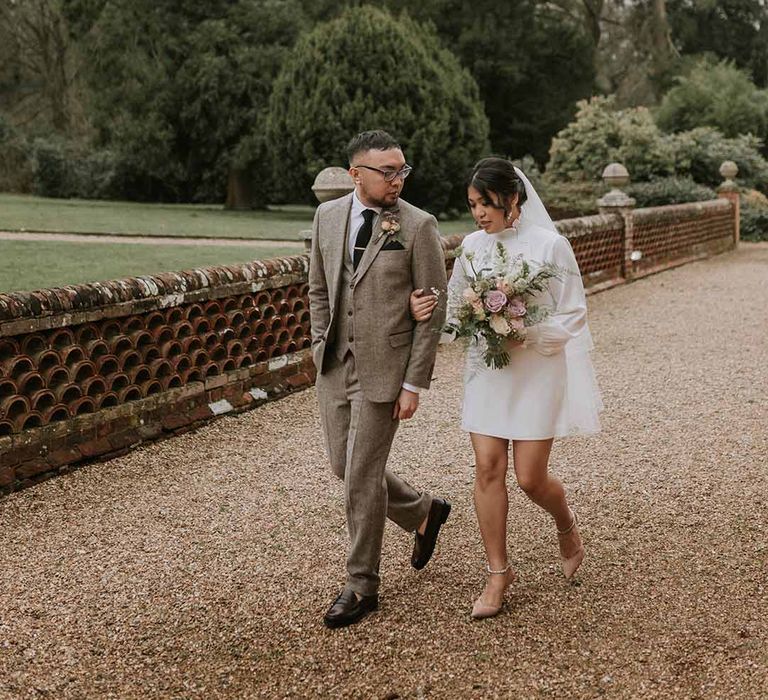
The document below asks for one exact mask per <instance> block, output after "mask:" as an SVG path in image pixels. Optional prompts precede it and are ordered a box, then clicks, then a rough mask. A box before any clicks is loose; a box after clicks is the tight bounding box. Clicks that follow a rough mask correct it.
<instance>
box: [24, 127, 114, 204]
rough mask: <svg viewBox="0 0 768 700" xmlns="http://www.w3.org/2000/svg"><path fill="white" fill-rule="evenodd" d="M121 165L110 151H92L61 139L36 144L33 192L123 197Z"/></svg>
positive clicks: (74, 195) (101, 197) (91, 197)
mask: <svg viewBox="0 0 768 700" xmlns="http://www.w3.org/2000/svg"><path fill="white" fill-rule="evenodd" d="M118 171H119V166H118V163H117V161H116V158H115V156H114V154H113V153H112V152H110V151H104V150H101V151H92V152H89V151H87V150H86V149H85V147H83V146H81V145H79V144H76V143H73V142H71V141H66V140H64V139H61V138H55V137H53V138H37V139H35V140H34V141H33V142H32V190H33V192H34V193H35V194H37V195H40V196H42V197H62V198H71V197H79V198H81V199H108V198H110V197H114V196H116V195H118V194H119V191H118V186H117V182H118Z"/></svg>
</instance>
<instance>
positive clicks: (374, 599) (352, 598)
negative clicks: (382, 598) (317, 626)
mask: <svg viewBox="0 0 768 700" xmlns="http://www.w3.org/2000/svg"><path fill="white" fill-rule="evenodd" d="M378 607H379V596H377V595H366V596H363V597H362V598H360V597H358V596H357V595H356V594H355V593H354V591H350V590H347V589H346V588H345V589H344V590H343V591H342V592H341V593H340V594H339V597H338V598H336V600H334V601H333V605H331V607H330V608H328V612H327V613H325V617H324V618H323V622H324V623H325V626H326V627H330V628H331V629H336V628H337V627H346V626H347V625H353V624H355V622H358V621H359V620H362V619H363V618H364V617H365V616H366V615H367V614H368V613H369V612H373V611H374V610H376V609H377V608H378Z"/></svg>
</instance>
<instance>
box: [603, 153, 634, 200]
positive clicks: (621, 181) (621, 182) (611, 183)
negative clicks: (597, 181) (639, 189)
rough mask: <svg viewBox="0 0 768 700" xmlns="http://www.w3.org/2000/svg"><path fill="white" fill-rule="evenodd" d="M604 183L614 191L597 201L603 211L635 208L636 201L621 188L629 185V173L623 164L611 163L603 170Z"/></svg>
mask: <svg viewBox="0 0 768 700" xmlns="http://www.w3.org/2000/svg"><path fill="white" fill-rule="evenodd" d="M603 182H604V183H605V184H606V185H608V187H611V188H612V189H611V190H610V192H608V193H607V194H606V195H605V196H603V197H601V198H600V199H598V200H597V206H598V207H600V208H601V209H613V208H620V209H624V208H628V207H634V206H635V200H634V199H632V197H630V196H629V195H627V194H626V193H625V192H622V191H621V190H620V189H619V188H620V187H625V186H626V185H628V184H629V171H628V170H627V169H626V168H625V167H624V166H623V165H622V164H621V163H610V164H609V165H606V166H605V169H604V170H603Z"/></svg>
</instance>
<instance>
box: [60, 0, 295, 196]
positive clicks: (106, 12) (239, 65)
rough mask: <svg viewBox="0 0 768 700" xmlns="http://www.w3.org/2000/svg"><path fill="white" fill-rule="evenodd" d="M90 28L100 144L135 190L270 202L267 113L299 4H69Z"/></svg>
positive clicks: (216, 0)
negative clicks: (115, 154) (119, 163)
mask: <svg viewBox="0 0 768 700" xmlns="http://www.w3.org/2000/svg"><path fill="white" fill-rule="evenodd" d="M70 2H71V3H72V4H71V5H70V13H71V14H72V15H73V21H75V22H76V23H77V26H79V27H81V28H86V27H90V29H89V31H88V34H87V38H86V40H85V43H86V46H87V48H88V52H89V58H90V60H89V70H88V80H89V83H90V86H91V88H92V118H93V122H94V125H95V127H96V128H97V130H98V133H99V140H100V142H101V143H102V144H104V145H109V146H110V147H112V148H113V149H114V150H116V151H117V152H118V154H119V155H120V158H121V161H122V163H123V168H124V171H125V173H126V174H125V177H126V182H125V188H127V190H128V194H130V195H133V196H134V197H137V198H147V199H170V200H176V201H223V199H224V196H225V193H226V191H227V183H228V181H229V198H228V201H229V203H230V205H232V206H259V205H263V204H264V203H265V202H266V195H267V190H268V187H269V182H268V176H269V170H268V168H266V167H265V163H266V160H267V159H266V156H265V145H264V141H263V133H264V118H265V113H266V106H267V103H268V99H269V94H270V92H271V88H272V81H273V80H274V77H275V75H276V74H277V71H278V69H279V67H280V65H281V64H282V61H283V58H284V56H285V55H286V54H287V52H288V51H289V49H290V47H291V46H292V45H293V43H294V41H295V39H296V36H297V35H298V33H299V31H300V30H301V29H302V27H303V15H302V13H301V10H300V7H299V5H298V3H297V2H296V1H295V0H231V1H230V0H208V1H207V2H205V3H203V2H188V3H177V2H173V0H132V1H131V2H120V1H113V2H109V1H107V2H105V3H103V4H99V2H98V0H70Z"/></svg>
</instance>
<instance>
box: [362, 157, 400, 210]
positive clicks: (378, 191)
mask: <svg viewBox="0 0 768 700" xmlns="http://www.w3.org/2000/svg"><path fill="white" fill-rule="evenodd" d="M404 167H405V156H404V155H403V152H402V151H401V150H400V149H399V148H390V149H388V150H386V151H376V150H372V151H360V152H359V153H357V154H356V155H355V157H354V159H353V162H352V166H351V167H350V169H349V174H350V175H351V176H352V180H353V181H354V183H355V188H356V190H357V196H358V197H359V198H360V201H361V202H362V203H363V204H365V205H366V206H369V207H391V206H394V205H395V204H397V200H398V198H399V197H400V192H401V191H402V189H403V182H404V179H405V178H404V177H403V176H402V175H397V176H396V177H395V178H394V179H393V180H392V181H391V182H387V180H386V176H387V174H391V173H399V172H400V171H401V170H402V169H403V168H404Z"/></svg>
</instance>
